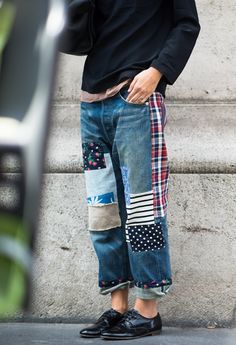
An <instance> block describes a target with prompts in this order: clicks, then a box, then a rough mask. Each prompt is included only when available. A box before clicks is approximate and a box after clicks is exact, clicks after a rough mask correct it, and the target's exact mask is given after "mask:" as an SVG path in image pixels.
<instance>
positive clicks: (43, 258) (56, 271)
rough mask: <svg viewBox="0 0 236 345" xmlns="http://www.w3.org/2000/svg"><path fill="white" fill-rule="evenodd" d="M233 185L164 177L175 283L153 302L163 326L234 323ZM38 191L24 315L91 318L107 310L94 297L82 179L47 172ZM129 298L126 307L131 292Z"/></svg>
mask: <svg viewBox="0 0 236 345" xmlns="http://www.w3.org/2000/svg"><path fill="white" fill-rule="evenodd" d="M235 184H236V176H235V175H232V174H229V175H221V174H172V175H171V178H170V184H169V215H168V223H169V233H170V243H171V260H172V269H173V278H174V285H173V287H172V290H171V291H170V292H169V295H168V296H166V297H165V299H162V300H161V301H160V311H161V313H162V316H163V320H165V322H166V323H167V324H168V325H170V326H173V325H199V326H201V325H202V326H206V325H207V324H208V323H214V322H216V323H217V325H219V326H224V325H226V326H233V325H235V310H236V300H235V296H236V275H235V267H236V251H235V247H236V233H235V224H236V221H235V209H236V198H235V187H234V186H235ZM44 185H45V193H44V197H43V200H42V209H41V210H42V213H41V217H40V232H39V234H38V241H37V251H36V256H35V259H36V260H35V268H34V279H33V282H34V284H33V286H34V293H33V301H32V302H33V303H32V304H33V309H32V314H31V317H32V318H36V319H37V318H46V319H52V318H58V319H61V318H72V319H78V320H80V321H81V320H83V321H86V320H91V318H93V317H96V316H98V315H99V314H100V313H101V311H102V310H105V309H106V308H108V307H109V305H110V296H102V295H99V294H98V287H97V269H98V264H97V260H96V255H95V252H94V250H93V248H92V246H91V242H90V237H89V232H88V230H87V229H86V225H87V207H86V202H85V186H84V175H83V174H47V175H45V179H44ZM226 205H227V207H226ZM130 293H131V295H130V305H132V304H133V302H134V295H133V290H132V289H131V290H130ZM28 319H30V317H29V315H28ZM235 326H236V325H235Z"/></svg>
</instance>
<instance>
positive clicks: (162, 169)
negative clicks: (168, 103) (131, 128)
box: [149, 92, 169, 217]
mask: <svg viewBox="0 0 236 345" xmlns="http://www.w3.org/2000/svg"><path fill="white" fill-rule="evenodd" d="M149 108H150V116H151V137H152V190H153V197H154V200H153V206H154V216H155V217H164V216H165V215H166V213H167V203H168V180H169V162H168V156H167V147H166V143H165V137H164V127H165V125H166V122H167V118H166V108H165V103H164V97H163V96H162V94H161V93H159V92H153V94H152V95H151V96H150V97H149Z"/></svg>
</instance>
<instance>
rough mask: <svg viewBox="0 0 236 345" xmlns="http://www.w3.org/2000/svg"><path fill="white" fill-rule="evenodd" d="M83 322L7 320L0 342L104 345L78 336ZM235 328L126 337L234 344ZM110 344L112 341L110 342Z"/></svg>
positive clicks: (163, 343)
mask: <svg viewBox="0 0 236 345" xmlns="http://www.w3.org/2000/svg"><path fill="white" fill-rule="evenodd" d="M85 326H86V325H84V324H36V323H9V324H0V344H1V345H14V344H17V345H26V344H27V345H30V344H37V345H38V344H45V345H54V344H56V345H65V344H70V345H77V344H96V345H97V344H98V345H101V344H105V343H107V342H108V343H109V344H110V342H109V340H108V341H106V340H103V339H99V338H96V339H86V338H81V337H80V336H79V331H80V329H82V328H83V327H85ZM235 339H236V329H214V330H212V329H211V330H209V329H204V328H199V329H196V328H174V327H163V329H162V333H161V334H160V335H155V336H149V337H145V338H144V337H142V338H138V339H134V340H130V341H129V343H130V342H131V343H132V344H133V343H135V344H143V343H144V342H145V344H147V345H149V344H150V345H153V344H160V345H170V344H171V345H172V344H173V345H189V344H191V345H213V344H214V345H223V344H224V345H235ZM112 343H113V342H112ZM119 344H127V340H119Z"/></svg>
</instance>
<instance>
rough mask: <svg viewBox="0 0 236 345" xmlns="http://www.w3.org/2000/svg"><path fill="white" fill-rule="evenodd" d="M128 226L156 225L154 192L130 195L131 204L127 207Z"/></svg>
mask: <svg viewBox="0 0 236 345" xmlns="http://www.w3.org/2000/svg"><path fill="white" fill-rule="evenodd" d="M126 211H127V221H126V226H131V225H140V224H154V212H153V192H152V191H148V192H145V193H139V194H130V204H129V205H126Z"/></svg>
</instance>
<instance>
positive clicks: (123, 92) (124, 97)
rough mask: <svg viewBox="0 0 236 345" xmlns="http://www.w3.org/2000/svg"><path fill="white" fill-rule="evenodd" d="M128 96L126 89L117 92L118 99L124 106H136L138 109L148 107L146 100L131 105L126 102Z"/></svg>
mask: <svg viewBox="0 0 236 345" xmlns="http://www.w3.org/2000/svg"><path fill="white" fill-rule="evenodd" d="M128 95H129V92H128V89H126V88H125V89H121V90H120V91H119V96H120V99H121V100H122V101H123V102H124V103H126V104H129V105H132V106H138V107H146V106H148V104H149V103H148V100H146V101H145V102H144V103H133V102H130V101H127V97H128Z"/></svg>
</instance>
